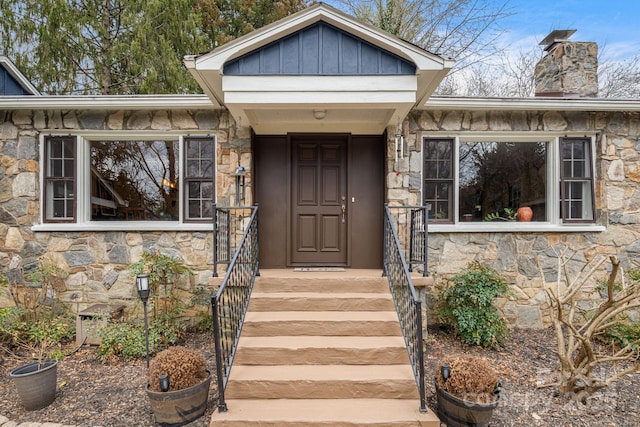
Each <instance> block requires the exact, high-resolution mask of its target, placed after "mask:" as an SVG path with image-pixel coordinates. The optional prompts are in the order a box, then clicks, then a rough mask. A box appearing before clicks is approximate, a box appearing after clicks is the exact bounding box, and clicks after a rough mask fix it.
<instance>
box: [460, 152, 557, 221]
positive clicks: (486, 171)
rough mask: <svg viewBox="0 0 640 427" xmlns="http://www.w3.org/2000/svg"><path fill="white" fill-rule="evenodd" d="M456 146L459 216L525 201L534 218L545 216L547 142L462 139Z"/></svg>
mask: <svg viewBox="0 0 640 427" xmlns="http://www.w3.org/2000/svg"><path fill="white" fill-rule="evenodd" d="M459 150H460V152H459V160H460V217H461V219H462V218H463V217H464V215H465V214H471V215H472V217H473V219H474V220H476V221H480V220H482V218H484V217H485V216H486V215H487V214H490V213H495V212H497V213H503V212H504V208H510V209H514V210H516V209H518V207H520V206H525V205H526V206H530V207H531V208H532V209H533V211H534V221H544V220H545V219H546V162H547V160H546V157H547V156H546V154H547V144H546V142H464V143H461V144H460V148H459Z"/></svg>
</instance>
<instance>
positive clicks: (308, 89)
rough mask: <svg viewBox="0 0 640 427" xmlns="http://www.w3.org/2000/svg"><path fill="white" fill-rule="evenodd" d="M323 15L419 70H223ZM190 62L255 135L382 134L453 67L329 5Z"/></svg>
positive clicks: (206, 88) (212, 94)
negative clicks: (274, 72) (347, 72)
mask: <svg viewBox="0 0 640 427" xmlns="http://www.w3.org/2000/svg"><path fill="white" fill-rule="evenodd" d="M318 21H324V22H327V23H329V24H331V25H333V26H335V27H337V28H339V29H341V30H344V31H346V32H348V33H350V34H352V35H353V36H355V37H358V38H359V39H362V40H365V41H367V42H368V43H371V44H372V45H375V46H378V47H379V48H381V49H384V50H386V51H388V52H390V53H393V54H394V55H397V56H399V57H401V58H404V59H405V60H408V61H410V62H411V63H413V64H415V66H416V74H415V75H366V76H363V75H355V76H354V75H333V76H328V75H260V76H255V75H252V76H247V75H243V76H240V75H224V73H223V69H224V64H225V63H227V62H228V61H231V60H233V59H235V58H238V57H240V56H242V55H244V54H245V53H247V52H251V51H254V50H255V49H258V48H260V47H261V46H265V45H267V44H269V43H272V42H273V41H275V40H279V39H281V38H283V37H286V36H288V35H290V34H292V33H294V32H296V31H299V30H300V29H302V28H305V27H307V26H309V25H311V24H313V23H315V22H318ZM184 62H185V65H186V67H187V69H189V71H190V72H191V73H192V75H193V76H194V78H195V79H196V80H197V81H198V83H199V84H200V85H201V86H202V88H203V90H204V91H205V93H206V94H207V95H208V96H209V98H210V99H211V100H212V101H213V102H214V104H215V105H219V106H224V107H226V108H228V109H229V111H230V113H231V114H232V116H233V117H234V119H235V120H236V122H237V123H238V124H239V125H240V126H245V127H252V128H253V129H254V131H255V132H256V133H258V134H281V133H287V132H351V133H358V134H380V133H382V132H383V131H384V129H385V128H387V127H389V126H397V125H398V123H399V122H401V121H402V120H403V119H404V117H405V116H406V114H407V113H408V112H409V111H410V110H411V109H412V108H413V107H414V106H418V105H422V104H424V102H425V100H426V99H427V98H428V97H429V96H430V95H431V94H432V93H433V91H434V90H435V89H436V87H437V86H438V85H439V84H440V82H441V80H442V79H443V78H444V77H445V76H446V74H447V72H448V71H449V70H450V69H451V67H452V66H453V61H452V60H449V59H446V58H443V57H440V56H438V55H434V54H431V53H429V52H427V51H425V50H423V49H420V48H418V47H416V46H414V45H412V44H410V43H407V42H405V41H403V40H400V39H398V38H396V37H394V36H392V35H390V34H388V33H386V32H384V31H381V30H379V29H377V28H374V27H371V26H368V25H366V24H363V23H362V22H359V21H357V20H355V19H353V18H352V17H350V16H348V15H346V14H344V13H342V12H340V11H338V10H337V9H334V8H332V7H330V6H327V5H325V4H322V3H319V4H317V5H315V6H311V7H309V8H307V9H305V10H303V11H301V12H298V13H297V14H294V15H291V16H289V17H287V18H284V19H282V20H280V21H277V22H275V23H273V24H271V25H268V26H266V27H263V28H261V29H259V30H256V31H254V32H252V33H250V34H247V35H245V36H243V37H240V38H238V39H236V40H234V41H232V42H230V43H227V44H225V45H223V46H220V47H218V48H216V49H214V50H213V51H211V52H210V53H208V54H205V55H201V56H187V57H185V60H184Z"/></svg>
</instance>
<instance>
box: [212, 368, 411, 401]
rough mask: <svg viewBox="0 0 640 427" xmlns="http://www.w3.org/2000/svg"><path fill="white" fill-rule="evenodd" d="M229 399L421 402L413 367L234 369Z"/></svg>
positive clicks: (227, 395) (227, 394)
mask: <svg viewBox="0 0 640 427" xmlns="http://www.w3.org/2000/svg"><path fill="white" fill-rule="evenodd" d="M225 397H226V398H228V399H375V398H378V399H418V397H419V396H418V390H417V387H416V381H415V378H414V377H413V372H412V371H411V368H410V367H409V365H367V366H347V365H321V366H310V365H279V366H246V365H234V367H233V369H232V370H231V376H230V377H229V383H228V386H227V389H226V392H225Z"/></svg>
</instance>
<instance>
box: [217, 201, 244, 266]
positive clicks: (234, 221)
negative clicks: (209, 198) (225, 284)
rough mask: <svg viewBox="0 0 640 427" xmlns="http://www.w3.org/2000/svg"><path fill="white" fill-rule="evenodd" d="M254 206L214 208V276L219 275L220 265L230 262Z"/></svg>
mask: <svg viewBox="0 0 640 427" xmlns="http://www.w3.org/2000/svg"><path fill="white" fill-rule="evenodd" d="M253 210H254V207H252V206H233V207H220V206H215V205H214V209H213V277H218V266H219V265H221V264H227V265H228V264H229V263H230V262H231V257H232V256H233V254H234V253H235V252H236V249H237V248H238V245H239V243H240V239H241V238H242V236H243V234H244V231H245V229H246V222H247V221H248V219H249V217H250V216H251V214H252V213H253Z"/></svg>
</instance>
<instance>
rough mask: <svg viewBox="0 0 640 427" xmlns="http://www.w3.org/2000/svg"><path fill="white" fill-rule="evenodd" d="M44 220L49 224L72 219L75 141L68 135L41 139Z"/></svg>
mask: <svg viewBox="0 0 640 427" xmlns="http://www.w3.org/2000/svg"><path fill="white" fill-rule="evenodd" d="M44 156H45V162H44V203H43V210H44V212H45V217H46V218H47V220H48V221H50V222H75V219H76V161H75V159H76V139H75V138H74V137H69V136H56V137H47V138H45V140H44Z"/></svg>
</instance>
